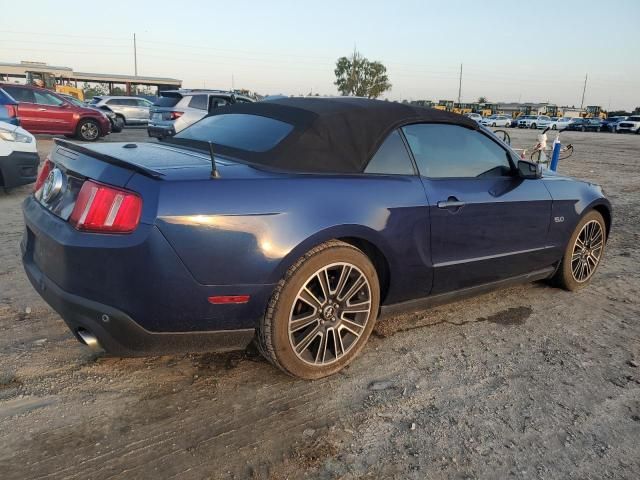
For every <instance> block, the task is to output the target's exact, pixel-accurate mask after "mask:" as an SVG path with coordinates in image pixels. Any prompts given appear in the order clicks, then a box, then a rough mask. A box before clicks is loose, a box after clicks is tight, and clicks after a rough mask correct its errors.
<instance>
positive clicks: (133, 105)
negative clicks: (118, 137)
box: [90, 95, 153, 127]
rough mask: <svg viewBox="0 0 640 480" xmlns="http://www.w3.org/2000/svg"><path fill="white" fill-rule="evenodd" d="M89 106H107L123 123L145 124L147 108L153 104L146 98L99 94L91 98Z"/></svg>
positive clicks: (147, 114) (147, 117) (147, 119)
mask: <svg viewBox="0 0 640 480" xmlns="http://www.w3.org/2000/svg"><path fill="white" fill-rule="evenodd" d="M90 105H91V106H93V107H98V108H100V107H103V106H107V107H109V108H110V109H111V110H113V112H114V113H115V114H116V116H118V118H120V119H121V121H120V123H121V124H122V126H123V127H124V125H146V124H147V122H148V121H149V108H150V107H151V105H153V103H152V102H150V101H149V100H147V99H146V98H139V97H125V96H113V95H100V96H97V97H93V98H92V99H91V103H90Z"/></svg>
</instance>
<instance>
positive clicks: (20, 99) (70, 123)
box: [0, 83, 111, 142]
mask: <svg viewBox="0 0 640 480" xmlns="http://www.w3.org/2000/svg"><path fill="white" fill-rule="evenodd" d="M0 90H2V91H3V92H4V93H6V94H7V95H8V96H9V97H10V98H12V99H13V100H15V101H16V102H17V104H18V117H19V118H20V125H21V126H22V128H24V129H25V130H27V131H28V132H30V133H47V134H52V135H66V136H68V137H76V138H78V139H80V140H85V141H87V142H93V141H95V140H98V139H99V138H100V137H104V136H105V135H108V134H109V132H110V131H111V122H109V119H108V118H107V116H106V115H104V114H103V113H101V112H99V111H98V110H95V109H91V108H85V107H81V106H78V105H75V104H73V103H71V102H69V101H68V100H67V99H65V98H64V97H62V96H60V95H57V94H56V93H54V92H52V91H50V90H46V89H44V88H38V87H34V86H31V85H16V84H10V83H0Z"/></svg>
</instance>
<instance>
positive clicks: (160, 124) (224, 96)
mask: <svg viewBox="0 0 640 480" xmlns="http://www.w3.org/2000/svg"><path fill="white" fill-rule="evenodd" d="M254 101H255V100H254V99H252V98H250V97H247V96H245V95H238V94H236V93H234V92H229V91H224V90H186V89H183V90H167V91H164V92H160V98H158V100H157V101H156V102H155V103H154V104H153V107H151V110H150V111H149V124H148V126H147V131H148V132H149V136H150V137H156V138H164V137H170V136H172V135H175V134H176V133H178V132H179V131H181V130H184V129H185V128H187V127H188V126H189V125H192V124H194V123H195V122H197V121H198V120H200V119H202V118H204V117H206V116H207V115H208V114H209V113H211V111H212V110H214V109H216V108H218V107H223V106H225V105H230V104H234V103H251V102H254Z"/></svg>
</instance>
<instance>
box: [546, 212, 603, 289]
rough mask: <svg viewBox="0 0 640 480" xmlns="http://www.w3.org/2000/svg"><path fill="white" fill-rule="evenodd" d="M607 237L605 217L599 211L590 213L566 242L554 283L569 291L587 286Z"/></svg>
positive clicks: (600, 257)
mask: <svg viewBox="0 0 640 480" xmlns="http://www.w3.org/2000/svg"><path fill="white" fill-rule="evenodd" d="M606 235H607V229H606V226H605V223H604V218H602V215H600V213H599V212H597V211H595V210H592V211H590V212H589V213H587V214H586V215H585V216H584V217H582V220H580V222H579V223H578V226H577V227H576V228H575V230H574V232H573V235H571V238H570V239H569V243H568V245H567V248H566V249H565V252H564V257H563V258H562V261H561V262H560V265H559V267H558V270H557V271H556V273H555V275H554V276H553V279H552V281H553V283H555V284H556V285H557V286H559V287H562V288H564V289H566V290H570V291H574V290H578V289H579V288H582V287H584V286H585V285H587V284H588V283H589V281H590V280H591V278H593V274H594V273H595V272H596V269H597V268H598V266H599V265H600V261H601V260H602V255H603V254H604V247H605V244H606V241H607V238H606Z"/></svg>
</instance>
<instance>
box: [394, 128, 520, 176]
mask: <svg viewBox="0 0 640 480" xmlns="http://www.w3.org/2000/svg"><path fill="white" fill-rule="evenodd" d="M402 131H403V132H404V134H405V136H406V137H407V141H408V142H409V147H410V148H411V151H412V152H413V156H414V158H415V159H416V163H417V164H418V170H419V171H420V174H421V175H423V176H425V177H429V178H476V177H487V176H506V175H510V174H511V172H512V169H511V163H510V162H509V157H508V153H507V151H506V150H505V149H503V148H502V147H501V146H500V145H498V144H497V143H496V142H494V141H493V140H491V139H490V138H489V137H487V136H486V135H483V134H482V133H481V132H479V131H476V130H472V129H468V128H464V127H461V126H458V125H444V124H426V123H419V124H414V125H408V126H406V127H403V128H402Z"/></svg>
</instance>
